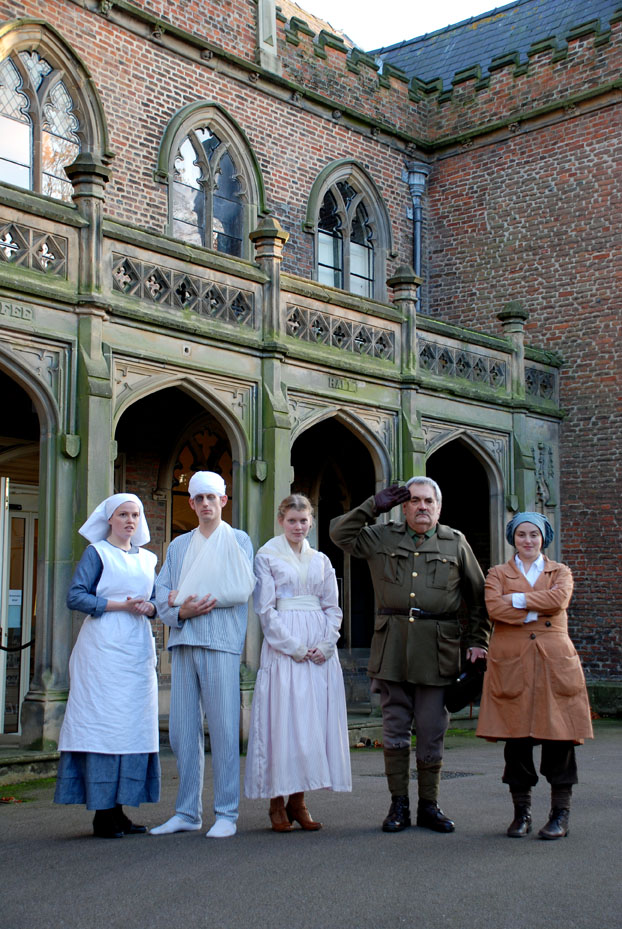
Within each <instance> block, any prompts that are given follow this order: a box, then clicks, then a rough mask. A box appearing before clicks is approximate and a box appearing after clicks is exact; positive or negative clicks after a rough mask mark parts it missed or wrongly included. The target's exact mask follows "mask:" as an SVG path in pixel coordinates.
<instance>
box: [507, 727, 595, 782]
mask: <svg viewBox="0 0 622 929" xmlns="http://www.w3.org/2000/svg"><path fill="white" fill-rule="evenodd" d="M540 744H541V745H542V758H541V761H540V774H542V775H544V777H545V778H546V779H547V781H548V782H549V784H551V785H554V786H561V785H562V784H578V783H579V779H578V777H577V761H576V758H575V751H574V743H573V742H558V741H555V742H553V741H550V740H548V739H541V740H539V739H531V738H526V739H506V742H505V748H504V751H503V756H504V758H505V770H504V772H503V777H502V778H501V780H502V781H503V783H504V784H509V785H510V789H513V788H514V789H519V790H528V789H530V788H531V787H535V785H536V784H537V783H538V775H537V774H536V769H535V767H534V763H533V749H534V745H540Z"/></svg>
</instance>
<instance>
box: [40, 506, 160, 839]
mask: <svg viewBox="0 0 622 929" xmlns="http://www.w3.org/2000/svg"><path fill="white" fill-rule="evenodd" d="M80 534H81V535H82V536H84V537H85V538H86V539H88V540H89V542H90V543H91V544H90V545H89V546H88V547H87V549H86V550H85V552H84V554H83V555H82V558H81V559H80V562H79V563H78V566H77V568H76V570H75V573H74V576H73V578H72V581H71V586H70V588H69V593H68V595H67V606H68V607H69V609H70V610H79V611H80V612H83V613H86V614H87V615H86V619H85V620H84V623H83V624H82V628H81V629H80V634H79V635H78V639H77V641H76V644H75V646H74V649H73V651H72V653H71V658H70V660H69V674H70V690H69V700H68V702H67V710H66V712H65V719H64V721H63V726H62V729H61V733H60V740H59V749H60V752H61V756H60V762H59V767H58V780H57V785H56V793H55V796H54V800H55V802H56V803H84V804H86V808H87V809H88V810H95V818H94V820H93V832H94V834H95V835H96V836H99V837H101V838H122V837H123V836H125V835H132V834H136V833H144V832H146V827H145V826H138V825H135V824H134V823H132V821H131V820H130V819H129V818H128V817H127V816H126V814H125V813H124V811H123V805H124V804H128V805H129V806H138V805H139V804H140V803H157V802H158V800H159V799H160V762H159V756H158V747H159V745H158V685H157V677H156V652H155V642H154V638H153V633H152V631H151V624H150V622H149V619H150V618H152V617H153V616H155V614H156V607H155V603H154V601H153V595H154V581H155V566H156V561H157V558H156V556H155V555H154V554H153V552H149V551H147V550H145V549H142V548H140V546H141V545H144V544H145V543H146V542H148V541H149V538H150V536H149V529H148V526H147V521H146V520H145V514H144V511H143V505H142V503H141V502H140V500H139V499H138V497H136V496H135V495H134V494H114V495H113V496H112V497H108V498H107V499H106V500H104V501H103V503H100V505H99V506H98V507H97V508H96V509H95V511H94V512H93V513H92V514H91V516H90V517H89V518H88V520H87V521H86V522H85V524H84V525H83V526H82V528H81V529H80Z"/></svg>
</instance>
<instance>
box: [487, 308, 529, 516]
mask: <svg viewBox="0 0 622 929" xmlns="http://www.w3.org/2000/svg"><path fill="white" fill-rule="evenodd" d="M497 319H498V320H499V321H500V323H501V325H502V326H503V335H504V336H505V338H506V339H507V340H508V342H509V343H510V344H511V346H512V357H511V362H510V364H511V378H512V397H513V398H514V399H516V400H519V401H520V400H524V399H525V323H526V321H527V320H528V319H529V313H528V311H527V310H526V309H525V308H524V307H523V305H522V304H521V303H520V302H519V301H518V300H512V301H511V302H510V303H506V305H505V306H504V307H503V309H502V310H501V312H500V313H497ZM512 433H513V447H514V482H515V484H514V491H515V492H514V493H513V494H506V506H507V509H508V511H509V512H510V513H512V512H514V513H515V512H517V510H533V509H534V508H535V498H536V462H535V459H534V456H533V450H532V447H531V441H530V435H529V423H528V420H527V417H526V415H525V412H524V411H522V410H517V411H516V412H515V413H514V414H513V415H512Z"/></svg>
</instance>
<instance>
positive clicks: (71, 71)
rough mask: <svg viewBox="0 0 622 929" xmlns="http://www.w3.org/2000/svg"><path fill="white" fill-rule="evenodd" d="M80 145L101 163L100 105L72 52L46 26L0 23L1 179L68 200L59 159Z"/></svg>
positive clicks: (68, 159) (65, 161)
mask: <svg viewBox="0 0 622 929" xmlns="http://www.w3.org/2000/svg"><path fill="white" fill-rule="evenodd" d="M81 151H88V152H90V153H91V154H92V155H93V157H94V158H99V159H101V161H102V162H103V163H104V164H108V163H109V162H110V161H111V160H112V158H113V157H114V156H113V154H112V152H110V151H109V150H108V138H107V131H106V123H105V118H104V114H103V109H102V106H101V102H100V100H99V96H98V94H97V91H96V89H95V86H94V84H93V81H92V79H91V77H90V75H89V73H88V71H87V69H86V68H85V67H84V65H83V64H82V62H81V61H80V59H79V58H78V56H77V55H76V54H75V53H74V52H73V51H72V50H71V49H70V48H69V46H68V45H67V44H66V43H65V42H64V41H63V39H62V37H61V36H60V35H59V33H58V32H57V31H56V30H55V29H54V28H53V27H51V26H48V25H46V24H45V23H42V22H40V21H39V20H28V19H20V20H14V21H12V22H8V23H4V24H3V25H2V26H0V183H7V184H14V185H15V186H16V187H23V188H25V189H26V190H32V191H34V192H35V193H41V194H46V195H47V196H48V197H55V198H56V199H58V200H66V201H69V200H71V195H72V193H73V187H72V185H71V182H70V181H69V178H68V177H67V175H66V173H65V167H66V166H67V165H69V164H71V163H72V162H73V161H75V159H76V157H77V156H78V155H79V154H80V152H81Z"/></svg>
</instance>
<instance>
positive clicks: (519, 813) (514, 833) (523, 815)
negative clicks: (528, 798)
mask: <svg viewBox="0 0 622 929" xmlns="http://www.w3.org/2000/svg"><path fill="white" fill-rule="evenodd" d="M530 832H531V807H529V806H527V804H526V803H515V804H514V819H513V820H512V822H511V823H510V825H509V826H508V831H507V834H508V835H509V837H510V838H511V839H521V838H522V837H523V836H524V835H529V833H530Z"/></svg>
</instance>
